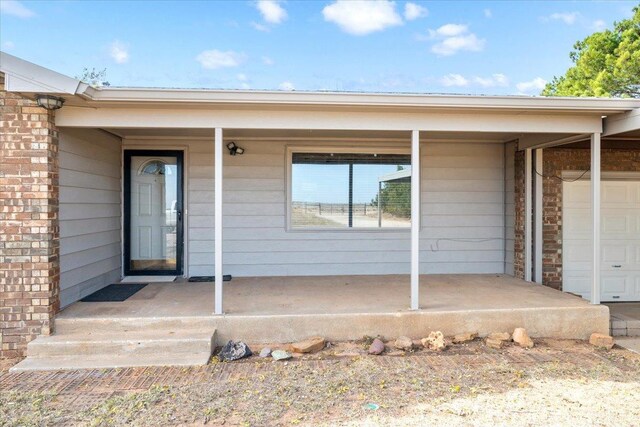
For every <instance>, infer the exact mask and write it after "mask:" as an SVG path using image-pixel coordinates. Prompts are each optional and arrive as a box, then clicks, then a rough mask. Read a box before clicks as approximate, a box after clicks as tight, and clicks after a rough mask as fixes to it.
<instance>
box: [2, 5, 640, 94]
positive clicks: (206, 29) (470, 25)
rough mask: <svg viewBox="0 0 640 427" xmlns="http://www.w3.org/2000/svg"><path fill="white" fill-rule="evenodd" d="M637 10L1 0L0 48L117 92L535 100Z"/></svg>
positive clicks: (624, 7)
mask: <svg viewBox="0 0 640 427" xmlns="http://www.w3.org/2000/svg"><path fill="white" fill-rule="evenodd" d="M637 4H638V3H637V2H562V1H557V2H555V1H547V2H506V1H504V2H480V1H472V2H420V1H411V2H405V1H395V2H390V1H383V0H380V1H371V2H357V1H346V2H345V1H317V2H315V1H304V2H297V1H282V2H277V1H236V2H190V1H182V2H169V1H165V2H151V1H141V2H126V1H114V2H98V1H81V2H76V1H53V2H48V1H37V2H30V1H13V0H0V5H1V6H2V7H1V14H0V19H1V22H0V24H1V25H0V28H1V29H0V46H1V49H2V50H3V51H6V52H8V53H11V54H13V55H16V56H19V57H21V58H24V59H27V60H29V61H32V62H35V63H38V64H40V65H43V66H46V67H49V68H52V69H54V70H57V71H60V72H62V73H64V74H68V75H71V76H74V75H78V74H80V73H81V71H82V68H83V67H89V68H91V67H96V68H100V69H101V68H106V69H107V80H109V81H110V82H111V84H112V85H116V86H159V87H208V88H230V89H233V88H237V89H242V88H252V89H282V90H292V89H295V90H348V91H381V92H437V93H476V94H477V93H482V94H537V93H539V91H540V87H541V86H542V85H543V82H544V81H547V80H550V79H551V78H552V77H553V76H554V75H560V74H562V73H563V72H564V71H565V70H566V68H567V67H568V66H569V65H570V61H569V58H568V54H569V51H570V50H571V47H572V45H573V43H574V42H575V41H576V40H579V39H581V38H583V37H585V36H586V35H588V34H590V33H592V32H593V31H596V30H600V29H602V28H607V27H609V28H610V27H612V24H613V22H614V21H616V20H620V19H624V18H627V17H629V16H631V9H632V8H633V7H634V6H635V5H637Z"/></svg>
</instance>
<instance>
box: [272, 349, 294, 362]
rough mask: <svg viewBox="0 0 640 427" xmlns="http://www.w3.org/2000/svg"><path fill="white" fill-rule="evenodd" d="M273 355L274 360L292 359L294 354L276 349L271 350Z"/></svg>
mask: <svg viewBox="0 0 640 427" xmlns="http://www.w3.org/2000/svg"><path fill="white" fill-rule="evenodd" d="M271 357H273V359H274V360H287V359H291V358H292V357H293V356H291V353H289V352H287V351H284V350H274V351H272V352H271Z"/></svg>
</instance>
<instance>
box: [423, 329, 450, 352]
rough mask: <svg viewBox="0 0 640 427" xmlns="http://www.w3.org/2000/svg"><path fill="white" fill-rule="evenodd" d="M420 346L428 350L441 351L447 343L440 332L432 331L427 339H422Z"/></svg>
mask: <svg viewBox="0 0 640 427" xmlns="http://www.w3.org/2000/svg"><path fill="white" fill-rule="evenodd" d="M422 345H423V346H424V348H428V349H429V350H435V351H442V350H444V349H445V348H447V343H446V342H445V341H444V335H442V332H440V331H434V332H431V333H430V334H429V336H428V337H427V338H423V339H422Z"/></svg>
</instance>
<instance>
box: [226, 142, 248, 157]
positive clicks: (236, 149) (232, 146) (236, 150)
mask: <svg viewBox="0 0 640 427" xmlns="http://www.w3.org/2000/svg"><path fill="white" fill-rule="evenodd" d="M227 148H228V149H229V154H230V155H232V156H235V155H236V154H242V153H244V148H242V147H238V146H237V145H236V143H235V142H230V143H228V144H227Z"/></svg>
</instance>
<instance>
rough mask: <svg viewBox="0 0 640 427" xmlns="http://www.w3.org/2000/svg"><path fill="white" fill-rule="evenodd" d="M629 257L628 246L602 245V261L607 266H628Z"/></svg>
mask: <svg viewBox="0 0 640 427" xmlns="http://www.w3.org/2000/svg"><path fill="white" fill-rule="evenodd" d="M628 256H629V251H628V248H627V247H626V246H619V245H612V244H609V245H604V244H603V245H602V251H601V259H602V262H603V263H605V264H606V263H608V264H627V263H628V261H629V260H628Z"/></svg>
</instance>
